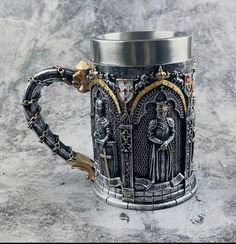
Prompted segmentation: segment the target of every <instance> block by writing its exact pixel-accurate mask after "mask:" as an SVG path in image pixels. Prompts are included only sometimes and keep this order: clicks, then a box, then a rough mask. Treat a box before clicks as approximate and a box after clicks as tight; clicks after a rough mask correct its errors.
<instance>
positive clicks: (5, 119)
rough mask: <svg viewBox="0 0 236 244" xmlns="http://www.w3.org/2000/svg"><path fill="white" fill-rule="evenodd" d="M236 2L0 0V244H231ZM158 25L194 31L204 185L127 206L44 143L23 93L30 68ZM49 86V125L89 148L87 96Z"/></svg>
mask: <svg viewBox="0 0 236 244" xmlns="http://www.w3.org/2000/svg"><path fill="white" fill-rule="evenodd" d="M235 8H236V1H233V0H229V1H222V0H221V1H219V0H216V1H209V0H207V1H205V0H196V1H180V0H177V1H164V0H162V1H154V0H151V1H141V0H137V1H134V0H127V1H125V0H120V1H117V0H110V1H108V0H101V1H98V0H97V1H95V0H94V1H93V0H87V1H75V0H73V1H72V0H71V1H69V0H64V1H63V0H60V1H56V0H53V1H46V0H40V1H33V0H20V1H17V0H15V1H13V0H1V1H0V30H1V38H0V54H1V59H0V76H1V80H0V126H1V130H0V241H1V242H10V241H11V242H18V241H24V242H36V241H41V242H55V241H63V242H74V241H80V242H82V241H85V242H89V241H93V242H102V241H105V242H115V241H121V242H124V241H128V242H133V241H137V242H144V241H148V242H152V241H153V242H167V241H171V242H178V241H181V242H186V241H194V242H196V241H197V242H203V241H206V242H213V241H215V242H216V241H223V242H230V241H236V224H235V217H236V194H235V193H236V190H235V187H236V180H235V177H236V172H235V163H236V146H235V145H236V144H235V143H236V140H235V139H236V126H235V124H236V109H235V107H236V82H235V76H236V57H235V53H236V46H235V40H236V32H235V30H236V15H235ZM153 29H156V30H180V31H192V32H193V34H194V53H195V56H196V58H197V62H198V68H197V73H198V76H197V104H196V112H197V129H198V131H197V138H196V150H195V164H196V171H197V172H196V173H197V177H198V182H199V187H198V191H197V194H196V195H195V196H194V197H193V198H191V199H190V200H188V201H187V202H185V203H183V204H181V205H179V206H176V207H173V208H169V209H164V210H157V211H152V212H140V211H133V210H129V211H126V210H124V209H119V208H116V207H112V206H109V205H108V204H106V203H103V202H102V201H100V200H99V199H98V198H97V197H96V196H95V195H94V194H93V190H92V184H91V183H90V182H88V181H86V180H85V174H84V173H83V172H80V171H79V170H72V169H70V168H69V167H68V166H66V165H65V163H64V161H63V160H62V159H61V158H59V157H58V156H56V157H55V156H52V155H51V152H50V151H49V149H48V148H47V147H46V146H45V145H43V144H40V143H39V142H38V138H37V137H36V135H35V133H33V132H32V131H30V130H28V129H27V126H26V120H25V118H24V115H23V109H22V107H21V105H20V102H21V100H22V97H23V94H24V91H25V86H26V84H27V78H28V77H29V76H31V75H33V74H34V73H35V72H37V71H39V70H41V69H43V68H46V67H48V66H52V65H54V64H61V65H63V66H67V67H75V65H76V63H77V62H78V61H79V60H80V59H81V58H88V57H89V41H88V40H89V38H90V37H91V36H94V35H97V34H98V33H105V32H113V31H128V30H153ZM42 95H43V98H42V99H41V100H40V104H41V105H43V106H42V107H43V108H42V114H43V115H44V116H45V119H46V121H47V122H48V123H49V122H50V124H51V128H52V129H53V130H54V132H55V133H57V134H60V137H61V138H63V139H64V142H65V143H67V144H68V145H71V146H73V147H74V148H75V150H79V151H81V152H83V153H85V154H88V155H90V156H91V157H92V144H91V140H90V121H89V110H90V107H89V94H84V95H81V94H78V93H77V92H76V90H75V89H73V88H70V87H67V86H66V85H62V84H61V85H60V84H56V85H52V86H51V87H50V88H45V89H44V91H43V92H42ZM121 216H127V217H126V218H123V217H121ZM127 219H128V220H129V221H127Z"/></svg>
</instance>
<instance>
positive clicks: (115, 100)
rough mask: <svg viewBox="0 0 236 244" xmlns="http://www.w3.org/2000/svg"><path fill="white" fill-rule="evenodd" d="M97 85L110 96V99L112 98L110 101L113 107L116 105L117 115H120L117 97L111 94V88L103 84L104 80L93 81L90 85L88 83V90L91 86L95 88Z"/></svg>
mask: <svg viewBox="0 0 236 244" xmlns="http://www.w3.org/2000/svg"><path fill="white" fill-rule="evenodd" d="M97 84H99V85H100V86H101V87H102V88H103V89H104V90H105V91H107V92H108V94H109V95H110V97H111V98H112V100H113V101H114V103H115V105H116V108H117V110H118V113H119V114H121V108H120V105H119V102H118V100H117V97H116V95H115V94H114V93H113V91H112V90H111V88H110V87H109V86H108V85H107V84H106V83H105V82H104V80H102V79H95V80H93V81H92V82H91V83H90V88H91V87H92V86H95V85H97Z"/></svg>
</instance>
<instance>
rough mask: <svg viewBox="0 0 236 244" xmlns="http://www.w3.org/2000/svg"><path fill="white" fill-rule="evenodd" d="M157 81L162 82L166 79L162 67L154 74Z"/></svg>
mask: <svg viewBox="0 0 236 244" xmlns="http://www.w3.org/2000/svg"><path fill="white" fill-rule="evenodd" d="M156 78H157V80H164V79H165V78H166V73H165V72H164V71H163V69H162V67H161V66H160V67H159V70H158V73H157V74H156Z"/></svg>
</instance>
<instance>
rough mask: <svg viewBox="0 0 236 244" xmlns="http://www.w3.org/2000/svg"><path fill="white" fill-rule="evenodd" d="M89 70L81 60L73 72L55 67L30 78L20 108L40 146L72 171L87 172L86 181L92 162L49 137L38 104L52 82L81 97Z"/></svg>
mask: <svg viewBox="0 0 236 244" xmlns="http://www.w3.org/2000/svg"><path fill="white" fill-rule="evenodd" d="M91 68H92V65H91V64H90V63H89V62H86V61H83V60H82V61H80V63H79V64H78V65H77V67H76V70H75V71H74V70H71V69H67V68H62V67H60V66H58V65H55V66H54V67H52V68H48V69H45V70H42V71H41V72H39V73H37V74H36V75H34V76H33V77H30V79H29V85H28V87H27V89H26V93H25V96H24V98H23V101H22V103H21V104H22V105H23V107H24V111H25V116H26V119H27V121H28V127H29V128H30V129H33V130H34V131H35V132H36V134H37V135H38V136H39V139H40V140H39V141H40V142H41V143H43V142H45V144H46V145H47V146H48V147H49V148H51V150H52V152H53V155H56V154H58V155H60V156H61V157H62V158H64V159H65V160H66V161H67V162H68V164H69V165H71V166H72V168H79V169H81V170H83V171H87V179H89V180H92V181H94V179H95V172H94V167H93V160H92V159H90V158H89V157H87V156H86V155H83V154H81V153H79V152H75V151H73V150H72V148H71V147H70V146H66V145H65V144H63V143H62V142H61V141H60V140H59V136H58V135H55V134H53V133H52V131H51V130H50V129H49V126H48V124H46V123H45V121H44V119H43V118H42V116H41V114H40V111H41V107H40V106H39V104H38V100H39V98H40V96H41V90H42V88H43V87H44V86H49V85H51V84H52V83H54V82H56V81H58V82H64V83H66V84H68V85H72V86H74V87H75V88H77V89H78V90H79V92H81V93H84V92H87V91H89V90H90V87H89V76H88V74H89V71H90V70H91Z"/></svg>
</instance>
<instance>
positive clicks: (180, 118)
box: [91, 67, 195, 202]
mask: <svg viewBox="0 0 236 244" xmlns="http://www.w3.org/2000/svg"><path fill="white" fill-rule="evenodd" d="M101 77H102V78H101ZM191 77H192V74H188V73H181V72H179V71H178V72H177V71H172V72H164V71H163V69H162V67H160V69H159V72H158V73H156V74H155V73H154V72H151V73H150V74H148V75H146V74H143V75H141V76H138V77H135V78H134V79H124V78H122V79H121V78H116V77H114V76H113V75H110V74H108V73H104V74H101V75H100V78H101V79H95V80H94V81H93V82H92V85H91V108H92V110H91V119H92V131H93V137H94V148H95V156H94V157H95V162H99V166H98V167H99V169H98V170H97V171H99V172H100V174H101V175H103V176H104V177H105V178H106V179H110V182H112V180H113V179H115V180H113V181H114V182H116V183H115V184H114V185H115V186H116V187H121V189H122V200H123V201H125V202H136V200H135V199H136V193H135V192H136V191H137V192H139V191H141V192H152V191H154V190H158V189H166V188H171V187H177V186H180V187H182V186H183V184H181V183H182V181H183V180H184V179H187V178H188V177H190V176H191V173H192V166H191V163H192V159H193V144H194V138H195V113H194V81H193V80H192V78H191ZM94 107H95V110H94ZM99 107H100V108H99ZM101 111H102V112H101ZM101 131H102V132H101ZM183 148H185V149H184V150H183ZM119 177H120V180H119V179H118V178H119ZM117 179H118V180H117ZM103 182H104V180H103ZM111 184H112V183H111ZM114 185H113V186H114ZM178 189H182V188H178ZM176 194H177V193H176ZM153 201H154V202H155V201H157V200H153Z"/></svg>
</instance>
